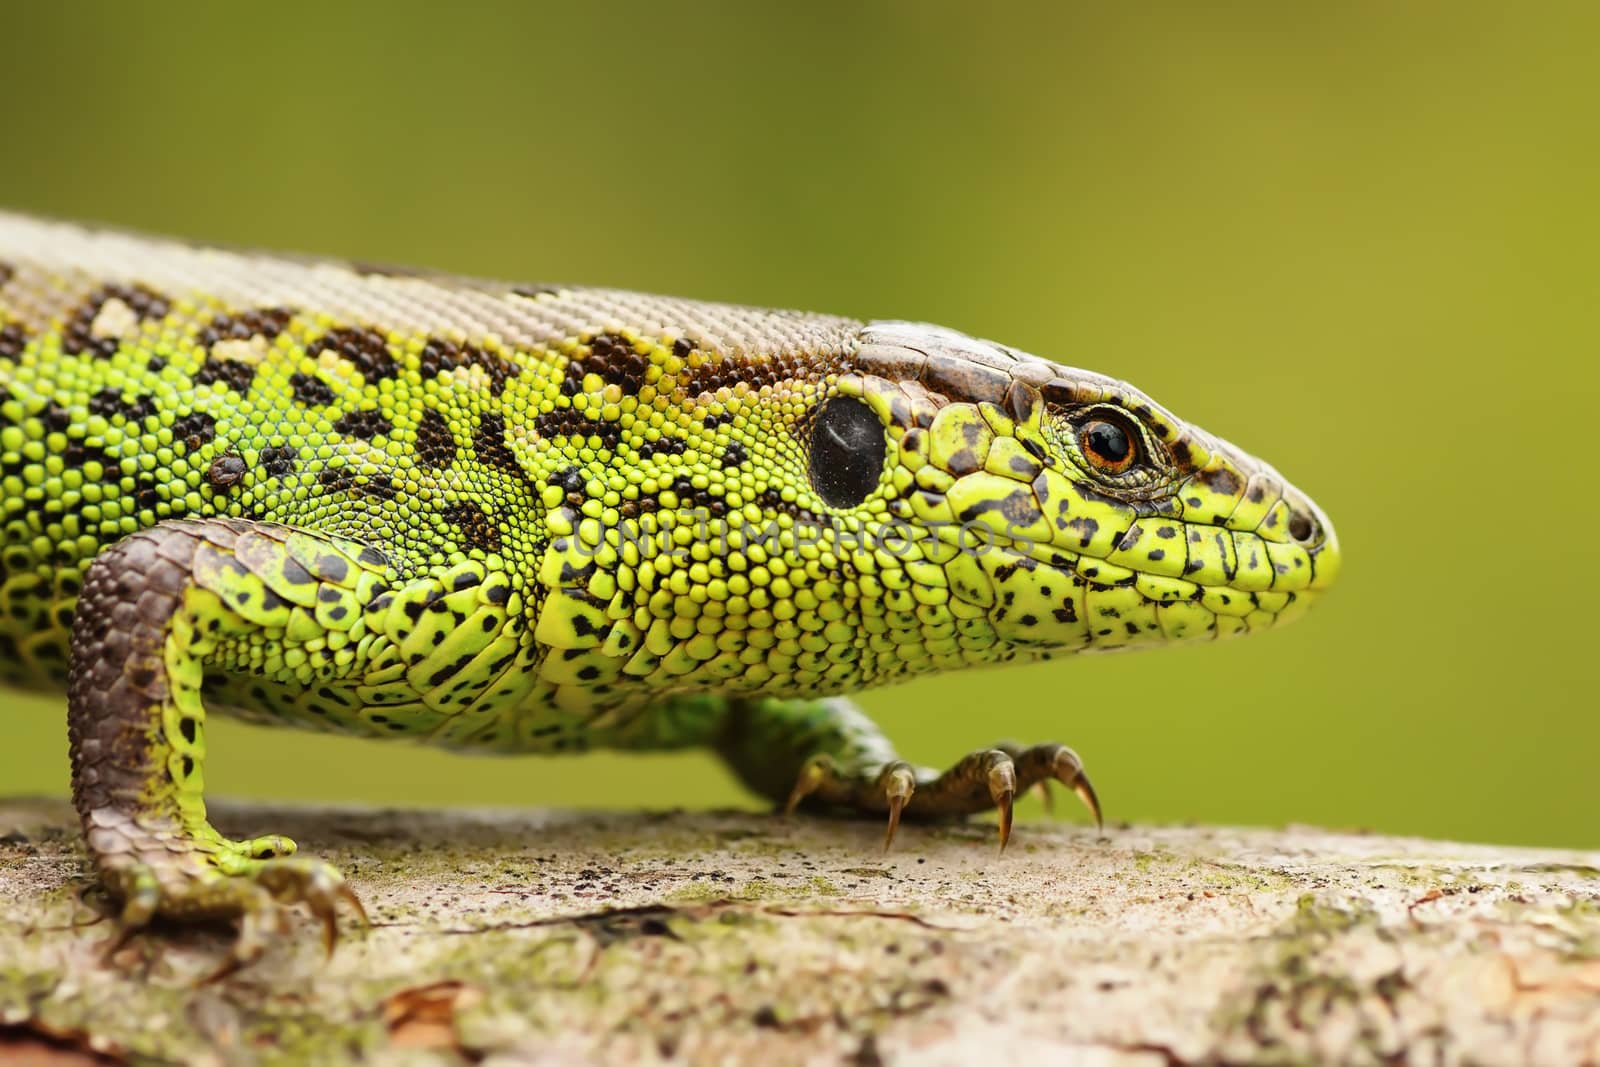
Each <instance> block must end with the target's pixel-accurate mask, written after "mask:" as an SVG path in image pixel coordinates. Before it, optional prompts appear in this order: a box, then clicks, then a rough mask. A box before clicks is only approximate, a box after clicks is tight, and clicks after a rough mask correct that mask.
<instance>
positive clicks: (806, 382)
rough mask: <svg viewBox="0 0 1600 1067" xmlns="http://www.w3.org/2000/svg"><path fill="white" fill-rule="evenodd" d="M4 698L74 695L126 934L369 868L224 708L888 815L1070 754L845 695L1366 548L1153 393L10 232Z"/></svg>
mask: <svg viewBox="0 0 1600 1067" xmlns="http://www.w3.org/2000/svg"><path fill="white" fill-rule="evenodd" d="M0 476H3V478H4V495H3V500H0V521H3V523H4V529H3V533H0V582H3V585H0V680H3V681H5V682H7V683H10V684H13V685H22V686H30V687H52V688H60V687H65V689H66V692H67V700H68V723H69V734H70V745H71V757H72V769H73V796H74V799H75V802H76V805H77V808H78V811H79V813H80V815H81V817H82V822H83V828H84V833H85V837H86V840H87V842H88V848H89V853H90V856H91V857H92V859H93V861H94V863H95V866H96V868H97V870H98V873H99V876H100V879H101V881H102V882H103V884H104V885H105V886H106V888H107V889H108V890H109V891H110V892H111V893H112V894H113V896H114V897H115V898H116V899H118V900H120V901H121V907H122V917H123V920H124V924H125V929H129V930H132V929H137V928H138V927H140V926H141V925H142V924H145V923H147V922H148V921H149V920H150V919H152V918H153V917H155V916H157V915H160V916H165V917H169V918H172V919H177V920H189V919H211V918H233V919H238V920H240V934H239V937H238V939H237V941H236V943H235V947H234V950H233V957H232V958H233V961H234V962H235V963H243V962H246V961H248V960H249V959H252V958H253V957H254V956H256V955H257V954H259V952H260V951H261V949H262V947H263V944H264V941H265V937H266V932H267V931H268V930H270V929H271V928H272V926H273V923H274V921H275V920H276V917H277V913H278V911H279V909H280V908H281V907H282V906H285V905H288V904H293V903H301V904H304V905H306V906H307V907H308V908H309V909H310V911H311V912H312V913H313V914H314V915H315V916H316V917H318V918H319V919H320V920H321V922H322V923H323V925H324V929H325V931H326V935H327V937H328V940H329V945H330V947H331V944H332V939H333V937H334V934H335V930H336V924H335V911H336V908H337V906H338V903H339V901H341V900H344V901H348V902H349V903H350V904H351V905H353V906H354V907H355V908H356V909H357V910H358V911H359V909H360V904H359V901H357V899H356V897H355V895H354V893H353V892H352V891H351V890H350V889H349V887H348V886H347V885H346V883H345V881H344V879H343V878H342V877H341V876H340V874H339V873H338V872H337V871H336V870H334V869H333V868H332V867H331V866H329V865H327V864H325V863H322V862H319V861H317V860H313V859H306V858H302V857H295V856H292V855H291V853H293V851H294V844H293V842H291V841H289V840H287V839H285V838H283V837H277V836H266V837H259V838H255V839H253V840H247V841H231V840H228V839H226V838H224V837H222V836H221V835H220V834H219V833H217V832H216V831H215V830H214V829H212V827H211V825H210V824H209V822H208V821H207V819H206V809H205V803H204V799H203V792H204V790H203V765H204V762H205V752H206V733H205V719H206V712H207V710H208V709H209V710H212V711H219V712H225V713H232V714H237V715H241V716H244V717H247V718H250V719H253V720H256V721H258V722H271V723H282V724H288V725H295V726H300V727H309V728H312V729H321V730H335V731H339V732H342V733H348V734H359V735H364V736H370V737H406V738H413V739H419V740H423V741H427V742H429V743H432V744H438V745H447V746H451V747H454V748H460V749H476V750H498V751H507V752H565V751H578V750H582V749H587V748H591V747H596V746H605V747H615V748H628V749H668V748H676V747H681V746H688V745H705V746H710V747H713V748H715V749H716V751H718V752H719V753H720V754H721V755H722V756H723V758H725V759H726V760H727V761H728V763H729V764H730V765H731V766H732V768H733V770H734V771H736V772H737V774H738V775H739V777H740V778H741V779H742V780H743V781H745V782H746V783H748V784H749V785H750V786H751V787H752V788H753V789H755V790H756V791H757V792H759V793H761V794H764V795H765V796H767V797H770V798H772V799H773V800H774V801H777V802H780V803H784V804H786V805H787V806H788V807H789V808H791V809H792V808H794V807H796V806H801V807H814V808H825V809H836V810H837V809H843V810H851V811H856V812H861V813H870V814H875V815H877V816H878V817H880V818H885V819H886V820H887V825H888V830H887V833H888V835H889V837H892V836H893V833H894V828H895V826H896V824H897V821H898V819H899V818H900V816H901V814H902V812H903V813H905V814H906V815H907V816H908V817H939V816H954V815H963V814H968V813H973V812H978V811H982V810H986V809H998V812H999V815H1000V823H999V825H1000V838H1001V843H1002V846H1003V845H1004V841H1005V839H1006V836H1007V835H1008V834H1009V832H1010V813H1011V805H1012V801H1013V798H1014V797H1015V796H1016V795H1017V794H1018V793H1019V792H1021V791H1024V790H1027V789H1029V788H1031V787H1034V786H1038V785H1040V784H1041V783H1047V782H1049V781H1051V780H1059V781H1061V782H1064V783H1066V784H1067V785H1068V786H1070V787H1071V788H1073V789H1075V790H1076V791H1077V792H1078V793H1079V795H1080V796H1081V797H1083V799H1084V800H1085V801H1086V802H1087V803H1088V804H1089V806H1090V808H1091V809H1092V810H1093V811H1094V813H1095V817H1096V819H1098V817H1099V811H1098V805H1097V802H1096V801H1095V798H1094V792H1093V790H1092V789H1091V788H1090V786H1089V783H1088V779H1087V777H1085V776H1084V774H1083V768H1082V764H1081V763H1080V762H1079V760H1078V757H1077V756H1076V755H1074V754H1073V752H1072V751H1071V750H1070V749H1068V748H1066V747H1064V746H1062V745H1058V744H1046V745H1037V746H1034V747H1030V748H1017V747H1012V746H1004V747H995V748H983V749H979V750H978V751H976V752H974V753H973V754H972V755H970V756H968V757H966V758H964V759H962V760H961V761H959V762H958V763H957V764H956V765H955V766H954V767H952V768H951V769H949V770H948V771H945V772H944V773H943V774H939V773H935V772H933V771H931V770H928V769H925V768H919V767H914V766H911V765H909V764H907V763H905V762H902V761H901V760H900V759H899V758H898V757H897V756H896V754H895V751H894V749H893V748H892V747H891V745H890V744H889V742H888V741H887V740H886V739H885V738H884V737H883V736H882V735H881V734H880V733H879V732H878V731H877V730H876V728H875V727H874V726H873V724H872V723H871V722H870V721H868V720H867V719H866V718H865V717H864V716H863V715H862V714H861V713H860V712H859V711H857V710H856V709H855V707H854V706H853V705H852V704H851V703H849V701H848V700H847V699H844V698H842V697H841V696H840V694H849V693H852V692H855V691H857V690H860V689H863V688H865V687H867V686H872V685H881V684H884V683H888V682H893V681H898V680H901V679H905V678H909V677H911V676H913V675H917V674H925V673H929V672H933V671H942V670H952V669H956V668H962V667H969V666H976V665H981V664H999V663H1009V662H1022V661H1032V660H1040V659H1046V658H1050V657H1054V656H1062V655H1067V654H1071V653H1077V652H1091V651H1105V650H1112V649H1119V648H1126V647H1130V646H1137V645H1146V644H1153V643H1158V642H1169V641H1177V640H1184V639H1208V638H1219V637H1227V636H1231V635H1234V634H1242V633H1246V632H1250V631H1255V630H1262V629H1266V628H1268V627H1271V626H1273V625H1276V624H1278V623H1280V622H1282V621H1284V620H1286V619H1288V618H1290V617H1292V616H1296V615H1298V614H1300V613H1301V612H1302V611H1303V610H1304V609H1305V608H1306V606H1307V605H1308V604H1310V603H1311V601H1312V600H1313V599H1314V598H1315V596H1316V595H1317V594H1318V593H1320V592H1321V591H1322V590H1323V589H1325V588H1326V587H1327V586H1328V585H1329V584H1330V583H1331V582H1332V581H1333V580H1334V577H1335V575H1336V573H1337V570H1338V564H1339V554H1338V547H1337V542H1336V541H1335V539H1334V534H1333V530H1332V527H1331V526H1329V524H1328V521H1327V520H1326V518H1324V517H1323V515H1322V514H1321V513H1320V512H1319V511H1318V510H1317V508H1316V507H1315V506H1314V505H1313V504H1312V503H1311V501H1310V500H1309V499H1308V498H1307V497H1306V496H1304V495H1303V494H1301V493H1300V492H1298V491H1297V490H1295V489H1294V488H1293V487H1292V486H1290V485H1289V484H1288V483H1287V482H1286V481H1285V480H1284V479H1283V478H1282V477H1281V476H1279V475H1278V474H1277V473H1276V472H1275V471H1274V470H1273V469H1272V468H1271V467H1269V466H1267V465H1266V464H1264V463H1262V462H1261V461H1259V460H1257V459H1255V458H1253V457H1251V456H1249V455H1246V454H1245V453H1244V452H1242V451H1240V450H1239V449H1237V448H1235V447H1233V446H1231V445H1229V444H1227V443H1225V442H1223V441H1221V440H1219V439H1218V438H1216V437H1213V436H1211V435H1209V434H1207V433H1205V432H1204V431H1202V430H1200V429H1198V428H1196V427H1193V426H1189V425H1186V424H1185V423H1183V422H1181V421H1179V420H1178V419H1176V418H1175V417H1173V416H1172V415H1171V414H1169V413H1168V412H1166V411H1165V410H1163V409H1162V408H1161V407H1159V406H1158V405H1156V404H1155V403H1154V402H1152V401H1151V400H1149V399H1148V398H1147V397H1145V396H1144V395H1143V394H1142V393H1139V392H1138V391H1136V390H1135V389H1133V388H1132V387H1130V386H1128V385H1126V384H1124V383H1122V382H1120V381H1116V380H1113V379H1110V378H1105V377H1101V376H1099V375H1096V374H1090V373H1086V372H1084V371H1080V370H1073V369H1070V368H1067V367H1063V366H1060V365H1057V364H1055V363H1050V362H1046V361H1045V360H1042V359H1037V358H1035V357H1033V356H1029V355H1025V354H1023V353H1020V352H1016V351H1013V350H1011V349H1008V348H1005V347H1003V346H1000V345H997V344H993V343H990V342H987V341H981V340H977V339H974V338H970V337H966V336H964V335H961V334H958V333H954V332H952V331H948V330H944V329H941V328H938V327H933V326H926V325H918V324H911V323H903V322H874V323H861V322H855V321H850V320H847V319H842V318H831V317H824V316H819V315H808V314H799V313H793V312H781V311H761V310H754V309H748V308H739V307H731V306H724V305H716V304H704V303H695V302H691V301H686V300H674V299H666V298H658V297H651V296H641V295H637V294H633V293H625V292H616V291H607V290H599V289H581V288H566V287H560V286H527V285H511V284H503V283H494V282H482V281H472V280H466V279H459V278H451V277H440V276H433V275H427V274H420V273H415V272H407V271H396V270H387V269H378V268H371V267H364V266H361V265H358V264H354V263H336V262H322V261H310V260H298V259H292V258H288V257H274V256H269V255H258V254H250V253H240V252H233V251H223V250H217V249H209V248H199V247H192V246H188V245H184V244H179V243H176V242H170V241H160V240H151V239H147V238H141V237H135V236H128V235H124V234H119V233H112V232H105V231H96V230H91V229H85V228H81V227H77V226H71V225H64V224H59V223H52V222H43V221H39V220H35V219H31V218H26V217H21V216H14V215H3V214H0Z"/></svg>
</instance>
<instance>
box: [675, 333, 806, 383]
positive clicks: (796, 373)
mask: <svg viewBox="0 0 1600 1067" xmlns="http://www.w3.org/2000/svg"><path fill="white" fill-rule="evenodd" d="M683 343H684V342H683V340H682V339H681V338H680V339H679V341H678V342H676V343H675V344H674V347H673V351H674V352H678V354H679V355H685V356H686V355H688V352H679V351H678V348H677V345H678V344H683ZM689 351H691V352H692V351H693V347H692V346H691V347H690V348H689ZM813 373H814V371H808V370H807V368H806V366H805V364H804V363H803V362H802V360H801V359H800V357H799V356H795V355H782V356H766V357H761V358H750V357H745V356H739V357H732V356H724V357H722V358H720V359H708V360H707V361H706V362H705V363H702V364H701V365H700V366H699V367H697V368H695V369H694V370H690V371H685V372H684V373H683V374H682V375H680V376H679V377H678V387H679V388H681V389H682V390H683V391H684V393H685V394H687V395H688V396H700V395H701V394H703V393H714V392H716V391H717V390H718V389H723V388H728V389H731V388H733V387H734V386H736V385H739V384H741V383H743V384H745V385H748V386H749V387H750V388H751V389H759V388H761V387H762V386H763V385H776V384H778V383H779V382H787V381H793V380H794V379H796V378H806V377H810V376H811V375H812V374H813Z"/></svg>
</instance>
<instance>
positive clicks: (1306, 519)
mask: <svg viewBox="0 0 1600 1067" xmlns="http://www.w3.org/2000/svg"><path fill="white" fill-rule="evenodd" d="M1316 534H1317V524H1316V523H1315V522H1313V521H1312V519H1311V516H1310V515H1307V514H1306V513H1305V512H1303V511H1297V512H1295V513H1294V514H1293V515H1290V516H1289V536H1290V537H1292V538H1294V539H1295V540H1296V541H1299V542H1300V543H1301V544H1305V543H1306V542H1307V541H1309V540H1311V539H1312V538H1313V537H1315V536H1316Z"/></svg>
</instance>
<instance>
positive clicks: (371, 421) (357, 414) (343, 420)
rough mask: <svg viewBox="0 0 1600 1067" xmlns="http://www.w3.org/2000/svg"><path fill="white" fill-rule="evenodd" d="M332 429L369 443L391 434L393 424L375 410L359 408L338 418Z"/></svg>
mask: <svg viewBox="0 0 1600 1067" xmlns="http://www.w3.org/2000/svg"><path fill="white" fill-rule="evenodd" d="M333 428H334V430H336V431H337V432H339V433H341V434H344V435H345V436H346V437H354V438H357V439H359V440H362V441H370V440H372V439H373V438H375V437H383V436H387V435H388V434H390V433H393V432H394V423H392V422H390V421H389V420H388V418H387V417H386V416H385V415H384V414H383V412H381V411H379V410H378V409H377V408H359V409H357V410H355V411H347V412H345V413H344V414H343V415H341V416H339V421H337V422H335V423H334V424H333Z"/></svg>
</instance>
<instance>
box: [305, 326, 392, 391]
mask: <svg viewBox="0 0 1600 1067" xmlns="http://www.w3.org/2000/svg"><path fill="white" fill-rule="evenodd" d="M324 352H333V353H335V354H337V355H338V356H339V357H340V358H341V359H345V360H348V361H349V362H350V363H351V364H352V365H354V367H355V368H356V370H358V371H360V372H361V376H362V377H363V378H365V379H366V380H367V384H369V385H371V384H373V383H374V382H379V381H382V380H383V379H385V378H394V377H397V376H398V375H399V373H400V365H399V364H398V363H396V362H395V358H394V356H392V355H390V354H389V343H388V341H386V340H385V339H384V336H383V334H381V333H379V332H378V331H377V330H370V329H367V328H365V327H357V326H341V327H339V328H338V329H334V330H329V331H328V332H327V333H326V334H324V335H323V336H321V337H319V338H317V339H316V340H315V341H313V342H311V346H310V347H309V348H307V349H306V355H308V356H310V357H311V358H312V359H316V358H317V357H318V356H319V355H321V354H322V353H324Z"/></svg>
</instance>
